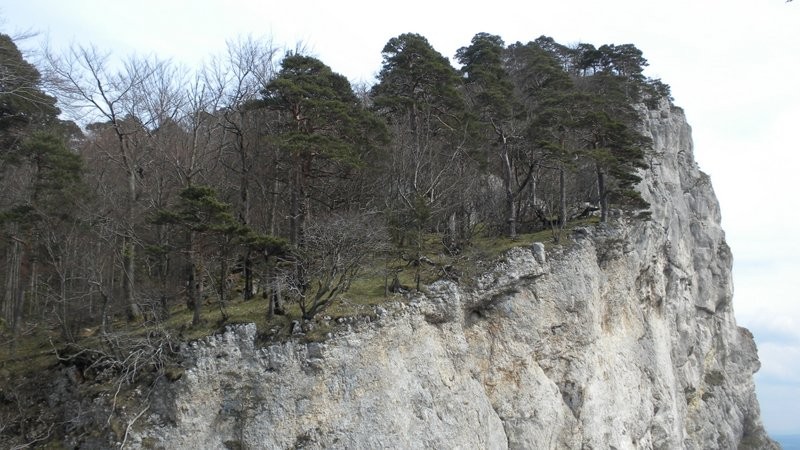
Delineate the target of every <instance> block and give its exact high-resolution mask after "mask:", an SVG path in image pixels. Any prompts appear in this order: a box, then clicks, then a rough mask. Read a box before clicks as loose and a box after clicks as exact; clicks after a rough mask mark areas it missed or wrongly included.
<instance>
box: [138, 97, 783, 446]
mask: <svg viewBox="0 0 800 450" xmlns="http://www.w3.org/2000/svg"><path fill="white" fill-rule="evenodd" d="M642 114H643V115H644V116H645V130H646V132H647V133H649V134H650V135H651V137H652V138H653V141H654V149H653V154H652V160H651V161H650V168H649V169H648V170H647V171H646V173H645V174H644V181H643V182H642V184H641V186H640V189H641V190H642V192H643V194H644V196H645V198H646V199H647V200H649V201H650V203H651V204H652V213H653V214H652V220H651V221H646V222H643V221H631V222H626V221H618V222H616V223H614V224H612V225H609V226H608V227H605V228H603V227H600V228H596V229H581V230H577V232H576V235H575V243H574V244H572V245H570V246H568V247H567V248H563V249H557V250H550V251H549V252H548V253H547V254H545V252H544V250H543V248H542V247H541V246H540V245H536V246H531V247H530V248H518V249H515V250H512V251H510V252H509V253H507V254H506V255H505V257H504V258H503V259H502V260H501V261H499V262H498V264H497V266H496V267H495V268H494V270H492V271H490V272H489V273H487V274H485V275H483V276H482V277H480V278H479V279H478V280H476V282H475V285H476V287H473V288H471V289H466V288H463V287H460V286H457V285H455V284H452V283H449V282H437V283H435V284H434V285H432V286H431V287H430V289H429V292H428V293H427V294H426V295H425V296H420V297H417V298H414V299H412V300H411V301H410V302H409V303H408V304H405V303H402V304H401V303H397V304H395V305H393V307H387V308H388V309H389V310H390V311H389V312H388V313H385V314H382V317H381V318H380V319H379V320H378V321H375V322H372V323H371V324H367V325H362V326H360V327H358V328H357V329H356V331H353V332H347V333H341V334H339V335H337V336H335V337H333V338H332V339H330V340H328V341H327V342H325V343H315V344H300V343H297V342H288V343H285V344H281V345H274V346H271V347H267V348H257V347H256V346H254V344H253V342H254V338H255V327H254V326H252V325H243V326H239V327H235V328H231V329H229V330H228V331H227V332H226V333H224V334H223V335H219V336H215V337H211V338H208V339H206V340H205V341H203V342H198V343H195V344H193V345H192V346H191V347H190V348H187V349H186V351H185V353H186V356H187V362H188V365H189V368H188V369H187V371H186V373H185V375H184V376H183V378H182V379H180V380H179V381H177V382H175V383H165V384H164V385H163V386H162V387H161V392H160V394H159V395H157V396H155V397H154V398H155V399H156V400H155V401H154V403H153V404H152V406H151V408H150V411H152V412H153V413H152V414H151V415H150V416H149V418H148V421H149V426H148V427H146V428H145V429H144V431H142V432H141V433H140V434H136V435H133V436H132V442H133V443H134V445H140V446H150V447H152V446H155V447H164V448H226V447H227V448H291V447H304V448H342V449H344V448H348V449H349V448H420V449H421V448H525V449H563V448H567V449H592V448H594V449H606V448H616V449H634V448H658V449H678V448H686V449H705V448H737V447H740V448H771V447H774V446H775V444H774V443H772V441H770V440H769V439H768V438H767V437H766V434H765V433H764V430H763V427H762V425H761V422H760V419H759V408H758V403H757V400H756V398H755V391H754V385H753V373H754V372H755V371H756V370H758V367H759V363H758V359H757V356H756V349H755V345H754V343H753V339H752V335H751V334H750V333H749V332H748V331H747V330H745V329H743V328H739V327H737V325H736V322H735V320H734V316H733V309H732V304H731V298H732V284H731V253H730V249H729V248H728V246H727V245H726V244H725V240H724V234H723V231H722V230H721V228H720V211H719V206H718V204H717V201H716V198H715V197H714V194H713V192H712V189H711V185H710V183H709V179H708V177H707V176H706V175H705V174H703V173H702V172H700V171H699V170H698V168H697V166H696V163H695V162H694V159H693V155H692V143H691V135H690V128H689V126H688V125H687V124H686V121H685V118H684V116H683V113H682V112H681V111H680V110H679V109H677V108H675V107H672V106H670V105H667V104H664V105H662V107H661V108H660V109H659V110H655V111H647V110H642ZM381 312H382V313H384V312H385V311H383V310H382V311H381Z"/></svg>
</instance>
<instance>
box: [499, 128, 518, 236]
mask: <svg viewBox="0 0 800 450" xmlns="http://www.w3.org/2000/svg"><path fill="white" fill-rule="evenodd" d="M502 146H503V149H502V152H501V158H502V160H503V189H504V190H505V194H506V213H507V214H508V215H507V218H506V222H507V223H508V237H509V238H511V239H516V238H517V205H516V202H515V201H514V200H515V197H516V196H515V195H514V189H513V186H512V182H513V176H514V174H513V169H512V167H511V158H510V157H509V155H508V144H507V142H506V139H505V138H503V144H502Z"/></svg>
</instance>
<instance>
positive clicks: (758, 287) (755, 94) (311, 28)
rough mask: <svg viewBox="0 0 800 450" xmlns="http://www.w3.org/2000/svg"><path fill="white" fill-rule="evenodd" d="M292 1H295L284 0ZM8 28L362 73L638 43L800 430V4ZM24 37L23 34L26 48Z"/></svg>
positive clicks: (44, 11)
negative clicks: (268, 44)
mask: <svg viewBox="0 0 800 450" xmlns="http://www.w3.org/2000/svg"><path fill="white" fill-rule="evenodd" d="M290 3H293V4H290ZM0 17H2V18H3V19H4V23H2V24H0V30H2V31H3V32H5V33H9V34H14V33H15V32H19V31H24V30H33V31H40V32H42V36H47V37H49V39H50V41H51V42H52V43H53V44H54V45H55V46H56V47H60V46H65V45H69V44H70V43H72V42H75V43H78V44H94V45H96V46H97V47H99V48H101V49H107V50H112V51H113V52H114V53H115V54H117V55H119V56H125V55H128V54H131V53H134V52H135V53H137V54H140V55H148V54H155V55H157V56H159V57H162V58H171V59H173V60H174V61H176V62H179V63H183V64H186V65H188V66H197V65H199V64H200V63H201V62H202V61H203V59H205V58H208V57H209V56H210V55H212V54H219V53H222V51H223V50H224V48H225V42H226V40H231V39H236V38H237V37H240V36H247V35H251V36H253V37H256V38H259V37H272V39H273V40H274V42H276V43H278V44H280V45H286V46H288V47H294V46H295V44H296V43H297V42H299V41H302V42H304V43H305V45H306V46H307V48H309V49H311V51H312V53H313V54H314V56H317V57H319V58H320V59H321V60H322V61H323V62H325V63H326V64H328V65H329V66H331V67H332V68H333V69H334V70H335V71H337V72H340V73H342V74H344V75H346V76H347V77H348V78H350V79H351V81H353V82H358V81H366V82H370V81H371V80H372V79H373V77H374V75H375V74H376V73H377V71H378V70H379V68H380V63H381V55H380V51H381V48H383V46H384V44H385V43H386V41H388V40H389V39H390V38H392V37H394V36H397V35H399V34H401V33H404V32H415V33H420V34H422V35H424V36H425V37H427V38H428V40H429V41H430V42H431V44H432V45H433V46H434V47H435V48H436V49H437V50H438V51H440V52H441V53H442V54H444V55H445V56H448V57H450V58H451V60H452V59H453V54H454V53H455V50H456V49H457V48H459V47H462V46H465V45H468V44H469V42H470V39H471V38H472V36H474V35H475V34H476V33H478V32H489V33H492V34H498V35H500V36H502V37H503V38H504V39H505V41H506V42H507V43H511V42H515V41H522V42H527V41H529V40H533V39H535V38H536V37H538V36H540V35H548V36H551V37H553V38H554V39H555V40H556V41H558V42H560V43H564V44H572V43H577V42H588V43H592V44H595V45H598V46H599V45H601V44H605V43H609V44H610V43H615V44H624V43H633V44H635V45H636V46H637V47H639V48H640V49H641V50H642V51H643V52H644V55H645V57H646V58H647V59H648V60H649V61H650V67H649V68H648V69H647V71H646V74H647V75H648V76H651V77H654V78H661V79H662V80H663V81H664V82H666V83H667V84H669V85H671V86H672V93H673V96H674V97H675V103H676V104H677V105H678V106H681V107H683V108H684V109H685V111H686V114H687V117H688V120H689V123H690V124H691V125H692V128H693V130H694V142H695V156H696V158H697V160H698V161H699V163H700V166H701V168H702V169H703V170H704V171H705V172H707V173H709V174H710V175H711V180H712V182H713V185H714V188H715V191H716V193H717V196H718V197H719V199H720V203H721V205H722V216H723V227H724V228H725V230H726V233H727V238H728V242H729V244H730V245H731V248H732V249H733V254H734V284H735V296H734V309H735V311H736V317H737V320H738V323H739V325H741V326H745V327H747V328H749V329H750V330H751V331H752V332H753V333H754V334H755V337H756V342H757V343H758V347H759V356H760V359H761V362H762V368H761V371H760V372H759V373H758V374H757V376H756V381H757V386H758V394H759V399H760V401H761V409H762V417H763V419H764V422H765V424H766V426H767V429H768V431H769V432H770V433H775V434H787V433H797V434H800V419H798V418H799V417H800V301H798V300H800V298H798V297H800V295H798V292H800V257H799V256H800V237H799V235H800V233H798V231H800V226H798V219H800V217H799V216H800V213H798V211H799V210H800V201H798V197H797V196H798V193H797V187H796V186H797V183H795V181H797V179H798V178H800V173H798V170H800V145H798V141H800V139H798V137H797V136H795V133H796V132H797V131H798V129H800V88H799V87H798V83H797V79H798V76H800V75H799V74H800V2H793V3H785V2H784V0H728V1H720V0H672V1H658V2H656V1H650V0H607V1H597V0H556V1H552V0H550V1H539V0H528V1H526V2H520V1H510V0H487V1H482V2H472V1H466V0H462V1H458V2H448V1H432V0H426V1H419V0H404V1H397V2H380V1H363V2H361V1H355V0H348V1H343V0H339V1H336V0H304V1H302V2H288V1H285V0H284V1H272V0H261V1H255V0H254V1H243V0H217V1H214V0H190V1H176V0H159V1H153V0H138V1H135V2H130V1H128V2H122V1H109V0H103V1H100V0H72V1H63V0H50V1H46V0H4V1H3V3H2V4H0ZM29 44H31V42H30V41H29V42H28V43H27V44H25V46H28V47H30V46H31V45H29Z"/></svg>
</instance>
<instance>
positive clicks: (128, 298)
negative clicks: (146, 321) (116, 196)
mask: <svg viewBox="0 0 800 450" xmlns="http://www.w3.org/2000/svg"><path fill="white" fill-rule="evenodd" d="M135 202H136V172H135V171H134V170H132V169H130V168H129V170H128V205H127V217H126V219H127V220H128V223H126V224H125V228H126V230H125V235H124V236H123V238H122V271H123V277H122V290H123V295H124V296H125V305H126V306H127V315H128V321H131V322H132V321H137V320H139V319H141V318H142V312H141V310H140V309H139V305H138V304H136V296H135V289H134V286H135V274H136V254H135V252H136V245H135V243H134V231H133V223H134V220H135V219H136V218H135V208H134V203H135Z"/></svg>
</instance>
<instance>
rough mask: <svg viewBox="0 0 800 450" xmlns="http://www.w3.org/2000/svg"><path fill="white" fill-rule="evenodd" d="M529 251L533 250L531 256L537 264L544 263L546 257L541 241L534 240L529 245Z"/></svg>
mask: <svg viewBox="0 0 800 450" xmlns="http://www.w3.org/2000/svg"><path fill="white" fill-rule="evenodd" d="M531 251H532V252H533V257H534V258H535V259H536V262H538V263H539V264H544V263H545V262H547V257H546V256H545V252H544V244H542V243H541V242H534V243H533V245H531Z"/></svg>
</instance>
